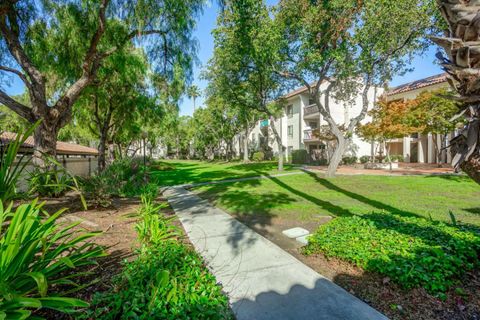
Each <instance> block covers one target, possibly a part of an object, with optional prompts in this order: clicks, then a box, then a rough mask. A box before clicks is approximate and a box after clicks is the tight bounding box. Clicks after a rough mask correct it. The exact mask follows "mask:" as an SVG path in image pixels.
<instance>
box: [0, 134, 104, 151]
mask: <svg viewBox="0 0 480 320" xmlns="http://www.w3.org/2000/svg"><path fill="white" fill-rule="evenodd" d="M16 136H17V134H16V133H13V132H3V133H0V143H1V144H8V143H9V142H10V141H12V140H15V138H16ZM33 146H34V143H33V137H28V138H27V140H26V141H25V143H24V144H23V145H22V147H23V148H25V149H33ZM57 154H59V155H91V156H96V155H98V150H97V149H95V148H90V147H85V146H81V145H79V144H74V143H67V142H62V141H57Z"/></svg>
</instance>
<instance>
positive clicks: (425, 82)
mask: <svg viewBox="0 0 480 320" xmlns="http://www.w3.org/2000/svg"><path fill="white" fill-rule="evenodd" d="M443 82H447V75H446V74H445V73H442V74H437V75H436V76H431V77H428V78H425V79H420V80H417V81H413V82H409V83H405V84H402V85H401V86H398V87H395V88H393V89H391V90H390V91H388V92H387V96H393V95H396V94H399V93H404V92H408V91H413V90H417V89H421V88H425V87H429V86H433V85H435V84H439V83H443Z"/></svg>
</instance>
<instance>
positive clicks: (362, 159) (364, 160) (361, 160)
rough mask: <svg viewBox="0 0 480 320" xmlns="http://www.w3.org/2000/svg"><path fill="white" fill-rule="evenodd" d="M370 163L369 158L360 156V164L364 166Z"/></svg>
mask: <svg viewBox="0 0 480 320" xmlns="http://www.w3.org/2000/svg"><path fill="white" fill-rule="evenodd" d="M369 161H370V156H361V157H360V163H362V164H365V163H368V162H369Z"/></svg>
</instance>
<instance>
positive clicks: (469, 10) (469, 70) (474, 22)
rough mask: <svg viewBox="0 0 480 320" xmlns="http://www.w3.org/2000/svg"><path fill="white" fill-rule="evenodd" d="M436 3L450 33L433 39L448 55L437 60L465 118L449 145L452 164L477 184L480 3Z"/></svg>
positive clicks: (479, 168)
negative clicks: (479, 18)
mask: <svg viewBox="0 0 480 320" xmlns="http://www.w3.org/2000/svg"><path fill="white" fill-rule="evenodd" d="M438 4H439V7H440V10H441V12H442V14H443V17H444V18H445V20H446V21H447V23H448V26H449V30H448V31H447V34H446V37H444V38H441V37H436V38H433V40H434V41H435V42H436V43H437V44H438V45H440V46H441V47H443V49H444V50H445V53H446V54H447V57H444V56H443V55H438V58H439V59H440V60H441V63H442V66H443V67H444V70H445V71H446V72H447V74H448V80H449V83H450V85H451V86H452V87H453V88H454V89H455V90H456V91H457V92H458V94H459V96H460V97H459V98H458V100H459V101H460V102H461V110H462V111H463V112H464V116H465V117H466V119H467V125H466V127H465V128H464V129H463V130H462V132H461V133H460V135H458V136H457V137H455V138H454V139H452V141H451V142H450V145H451V151H452V154H453V160H452V165H453V166H454V168H455V169H456V170H460V169H462V170H463V171H464V172H465V173H466V174H468V175H469V176H470V177H471V178H472V179H473V180H475V181H476V182H477V183H479V184H480V85H479V84H480V42H479V40H480V28H479V26H478V17H479V15H480V3H479V2H478V1H464V0H438Z"/></svg>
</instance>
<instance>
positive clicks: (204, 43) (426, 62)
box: [7, 0, 442, 115]
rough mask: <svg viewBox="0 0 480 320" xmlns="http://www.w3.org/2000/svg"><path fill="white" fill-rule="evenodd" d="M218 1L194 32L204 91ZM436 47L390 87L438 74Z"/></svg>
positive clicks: (187, 110)
mask: <svg viewBox="0 0 480 320" xmlns="http://www.w3.org/2000/svg"><path fill="white" fill-rule="evenodd" d="M276 2H277V1H276V0H267V4H269V5H274V4H276ZM216 3H217V1H215V0H213V3H210V4H209V5H208V6H207V7H206V8H205V10H204V12H203V14H202V15H201V16H200V18H199V21H198V24H197V28H196V30H195V32H194V36H195V37H196V38H197V40H198V43H199V50H198V60H199V63H198V64H197V65H195V66H194V69H193V84H195V85H197V86H198V87H199V88H200V89H201V90H202V91H203V90H204V89H205V88H206V86H207V82H206V81H205V80H202V79H200V75H201V73H202V70H203V69H204V67H205V66H206V64H207V62H208V60H209V59H210V58H211V57H212V55H213V36H212V30H213V29H214V28H215V25H216V19H217V14H218V6H217V5H216ZM435 53H436V48H435V47H432V48H430V50H428V51H427V52H426V53H425V54H424V55H422V56H418V57H416V58H415V59H414V61H413V62H412V68H413V69H414V70H413V71H412V72H409V73H407V74H405V75H403V76H398V77H395V78H394V79H392V82H391V83H390V87H395V86H398V85H401V84H403V83H407V82H411V81H415V80H419V79H422V78H425V77H428V76H432V75H436V74H439V73H441V72H442V70H441V69H440V67H439V66H438V65H437V64H435V63H434V61H435ZM23 91H24V86H23V83H22V82H21V81H20V80H19V79H18V78H14V79H13V81H12V83H11V86H10V87H9V88H7V92H8V93H9V94H11V95H17V94H20V93H22V92H23ZM203 102H204V97H203V96H202V97H198V98H197V99H196V103H195V104H196V105H197V107H198V106H202V105H203ZM180 114H181V115H192V114H193V101H191V100H190V99H188V98H187V97H184V98H183V99H182V101H181V103H180Z"/></svg>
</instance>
